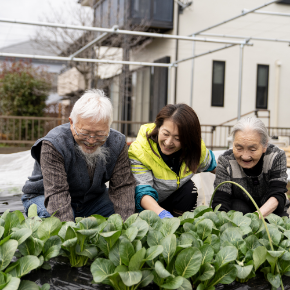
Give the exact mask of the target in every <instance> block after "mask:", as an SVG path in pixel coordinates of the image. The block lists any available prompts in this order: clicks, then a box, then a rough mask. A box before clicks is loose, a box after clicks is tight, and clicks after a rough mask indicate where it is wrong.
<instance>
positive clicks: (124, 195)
mask: <svg viewBox="0 0 290 290" xmlns="http://www.w3.org/2000/svg"><path fill="white" fill-rule="evenodd" d="M135 187H136V182H135V178H134V176H133V174H132V172H131V165H130V161H129V157H128V146H127V144H125V146H124V148H123V150H122V152H121V153H120V155H119V157H118V160H117V162H116V165H115V168H114V171H113V174H112V177H111V179H110V184H109V197H110V199H111V201H112V203H113V204H114V209H115V213H118V214H119V215H120V216H121V217H122V219H123V220H124V221H125V220H126V219H127V218H128V217H129V216H130V215H132V214H134V213H135Z"/></svg>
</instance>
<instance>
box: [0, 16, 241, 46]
mask: <svg viewBox="0 0 290 290" xmlns="http://www.w3.org/2000/svg"><path fill="white" fill-rule="evenodd" d="M0 22H5V23H16V24H26V25H35V26H46V27H55V28H64V29H75V30H85V31H100V32H108V33H116V34H128V35H138V36H148V37H155V38H164V39H179V40H188V41H202V42H212V43H231V44H241V42H239V41H225V40H218V39H211V38H202V37H195V38H193V37H192V36H182V35H172V34H161V33H151V32H142V31H130V30H120V29H118V28H115V27H114V28H101V27H90V26H77V25H65V24H59V23H46V22H31V21H17V20H11V19H4V18H0Z"/></svg>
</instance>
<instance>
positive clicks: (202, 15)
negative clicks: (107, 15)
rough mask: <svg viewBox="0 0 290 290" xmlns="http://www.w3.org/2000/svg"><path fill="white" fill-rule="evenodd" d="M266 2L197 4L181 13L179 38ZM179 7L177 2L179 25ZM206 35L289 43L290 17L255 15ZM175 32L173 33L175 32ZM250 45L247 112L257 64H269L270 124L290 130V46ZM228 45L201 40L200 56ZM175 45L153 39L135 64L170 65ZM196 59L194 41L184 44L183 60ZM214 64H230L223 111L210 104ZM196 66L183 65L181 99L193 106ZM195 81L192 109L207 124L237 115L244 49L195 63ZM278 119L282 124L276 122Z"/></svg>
mask: <svg viewBox="0 0 290 290" xmlns="http://www.w3.org/2000/svg"><path fill="white" fill-rule="evenodd" d="M264 3H265V1H264V0H255V1H253V0H240V1H237V0H219V1H216V0H195V1H194V2H193V4H192V5H191V6H190V7H189V8H187V9H186V10H185V11H184V12H183V14H181V15H180V28H179V34H180V35H189V34H191V33H193V32H196V31H199V30H200V29H203V28H207V27H209V26H211V25H213V24H216V23H218V22H221V21H224V20H226V19H228V18H231V17H233V16H236V15H238V14H240V13H241V11H242V9H244V8H248V9H252V8H255V7H257V6H259V5H262V4H264ZM176 7H177V5H176V4H175V18H174V19H175V27H176ZM263 10H265V11H279V12H284V13H290V5H281V4H272V5H270V6H268V7H266V8H263ZM207 32H208V33H209V32H211V33H221V34H230V35H243V36H256V37H267V38H281V39H290V17H282V16H281V17H277V16H269V15H261V14H250V15H247V16H244V17H242V18H239V19H237V20H234V21H232V22H230V23H227V24H225V25H222V26H220V27H218V28H215V29H212V30H210V31H207ZM171 33H173V34H174V33H175V29H174V30H173V31H172V32H171ZM203 37H205V36H203ZM211 38H212V37H211ZM234 40H238V39H234ZM251 42H252V43H253V44H254V46H252V47H251V46H246V47H245V49H244V67H243V87H242V114H244V113H247V112H249V111H252V110H255V102H256V78H257V64H266V65H269V66H270V71H269V91H268V109H270V110H271V126H276V125H278V126H280V127H290V116H289V108H290V96H289V92H290V81H289V77H290V58H289V54H290V47H289V46H288V43H276V42H262V41H251ZM223 45H224V44H212V43H204V42H196V48H195V53H196V54H199V53H202V52H206V51H209V50H212V49H215V48H218V47H221V46H223ZM175 47H176V43H175V40H164V39H154V40H153V41H152V42H151V43H150V44H149V45H148V46H146V48H145V49H144V50H142V51H141V52H139V53H135V54H133V55H132V60H136V61H137V60H138V61H149V62H152V61H154V60H156V59H158V58H161V57H164V56H170V57H171V61H174V60H175ZM191 55H192V43H191V42H189V41H180V42H179V56H178V58H179V59H183V58H186V57H189V56H191ZM213 60H221V61H225V62H226V71H225V97H224V107H212V106H211V85H212V62H213ZM277 60H280V61H281V67H280V83H279V104H278V115H277V109H276V105H275V102H276V95H277V93H276V92H277V80H276V79H277V71H276V64H275V63H276V61H277ZM191 63H192V62H191V61H187V62H184V63H181V64H180V65H179V67H178V81H177V101H178V102H184V103H187V104H190V86H191ZM134 68H135V67H134ZM174 74H175V70H174V69H172V72H171V102H172V101H173V91H174ZM193 80H194V82H193V84H194V93H193V108H194V109H195V110H196V112H197V114H198V116H199V118H200V121H201V123H202V124H219V123H222V122H224V121H227V120H229V119H231V118H234V117H236V116H237V110H238V109H237V106H238V103H237V101H238V81H239V46H235V47H232V48H228V49H226V50H223V51H220V52H216V53H212V54H209V55H207V56H203V57H200V58H197V59H195V61H194V79H193ZM276 118H277V120H278V124H276Z"/></svg>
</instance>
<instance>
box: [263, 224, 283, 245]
mask: <svg viewBox="0 0 290 290" xmlns="http://www.w3.org/2000/svg"><path fill="white" fill-rule="evenodd" d="M267 226H268V230H269V233H270V237H271V239H272V242H273V244H274V245H276V246H278V245H279V243H280V241H281V238H282V233H281V232H280V231H279V230H278V229H277V226H276V225H272V224H268V225H267ZM263 238H264V239H266V240H268V239H269V238H268V235H267V233H266V230H263Z"/></svg>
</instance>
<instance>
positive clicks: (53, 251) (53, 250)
mask: <svg viewBox="0 0 290 290" xmlns="http://www.w3.org/2000/svg"><path fill="white" fill-rule="evenodd" d="M60 248H61V247H60V246H59V245H55V246H52V247H50V248H49V249H48V250H47V251H46V252H45V253H44V260H45V261H49V260H50V259H51V258H54V257H57V256H58V255H59V251H60Z"/></svg>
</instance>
